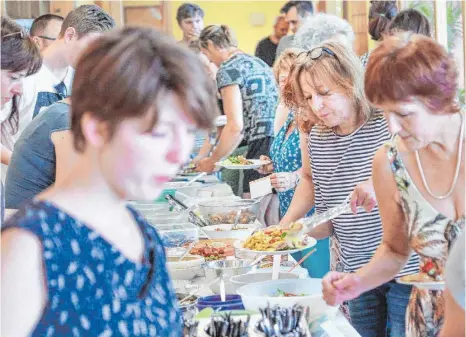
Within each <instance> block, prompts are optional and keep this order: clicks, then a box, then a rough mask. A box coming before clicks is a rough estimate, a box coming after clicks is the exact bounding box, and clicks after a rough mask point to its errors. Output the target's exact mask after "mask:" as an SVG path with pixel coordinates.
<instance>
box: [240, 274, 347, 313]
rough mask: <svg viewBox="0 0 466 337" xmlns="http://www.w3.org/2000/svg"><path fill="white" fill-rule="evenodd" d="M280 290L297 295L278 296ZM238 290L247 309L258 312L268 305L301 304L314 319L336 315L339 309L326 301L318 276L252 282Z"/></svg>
mask: <svg viewBox="0 0 466 337" xmlns="http://www.w3.org/2000/svg"><path fill="white" fill-rule="evenodd" d="M279 291H281V292H286V293H288V294H294V295H296V296H291V297H285V296H277V295H278V292H279ZM236 292H237V293H238V294H239V295H241V299H242V300H243V304H244V307H245V309H246V310H251V311H256V312H259V309H260V308H266V307H267V306H268V305H270V306H272V307H273V306H275V305H279V306H280V307H282V308H291V307H293V306H294V305H295V304H299V305H303V306H305V307H308V308H309V313H310V318H311V319H312V318H316V317H319V316H322V315H327V316H328V317H334V316H335V315H336V313H337V311H338V307H331V306H329V305H327V304H326V303H325V301H324V299H323V298H322V279H317V278H309V279H289V280H270V281H264V282H258V283H252V284H248V285H245V286H242V287H240V288H239V289H238V290H237V291H236Z"/></svg>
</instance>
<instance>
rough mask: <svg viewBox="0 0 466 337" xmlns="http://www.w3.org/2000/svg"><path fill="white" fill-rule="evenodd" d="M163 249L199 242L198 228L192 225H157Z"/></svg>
mask: <svg viewBox="0 0 466 337" xmlns="http://www.w3.org/2000/svg"><path fill="white" fill-rule="evenodd" d="M157 229H158V231H159V234H160V237H161V238H162V241H163V244H164V246H165V248H174V247H183V246H187V245H189V244H190V243H192V242H197V241H199V227H197V226H196V225H193V224H192V223H178V224H160V225H157Z"/></svg>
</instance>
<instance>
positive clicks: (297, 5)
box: [276, 1, 314, 58]
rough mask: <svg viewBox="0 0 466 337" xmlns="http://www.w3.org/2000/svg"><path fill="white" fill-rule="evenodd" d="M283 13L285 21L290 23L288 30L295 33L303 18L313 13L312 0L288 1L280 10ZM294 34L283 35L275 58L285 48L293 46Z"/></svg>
mask: <svg viewBox="0 0 466 337" xmlns="http://www.w3.org/2000/svg"><path fill="white" fill-rule="evenodd" d="M280 13H281V14H284V15H285V21H286V22H287V23H288V24H289V25H290V30H291V31H292V32H293V34H296V32H297V31H298V28H299V26H300V25H301V24H302V22H303V21H304V19H306V18H307V17H308V16H309V15H312V14H313V13H314V6H313V5H312V1H288V2H287V3H286V4H285V5H284V6H283V7H282V8H281V10H280ZM293 39H294V35H289V36H284V37H283V38H282V39H281V40H280V43H279V44H278V47H277V54H276V58H277V57H279V56H280V55H281V53H283V51H284V50H285V49H286V48H290V47H293Z"/></svg>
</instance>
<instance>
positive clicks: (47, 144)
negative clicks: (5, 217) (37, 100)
mask: <svg viewBox="0 0 466 337" xmlns="http://www.w3.org/2000/svg"><path fill="white" fill-rule="evenodd" d="M69 129H70V106H69V105H68V104H66V103H63V102H57V103H55V104H53V105H51V106H50V107H48V108H47V109H46V110H45V111H43V112H42V113H40V114H39V115H38V116H37V117H36V118H34V119H33V120H32V121H31V123H29V125H28V126H27V127H26V129H25V130H24V131H23V133H22V134H21V136H20V137H19V139H18V141H17V142H16V144H15V148H14V151H13V154H12V157H11V161H10V165H9V168H8V173H7V176H6V182H5V204H6V208H13V209H18V208H19V206H20V205H21V204H22V203H23V202H25V201H29V200H32V199H33V198H34V197H35V196H36V195H37V194H39V193H40V192H42V191H43V190H45V189H46V188H48V187H49V186H51V185H52V184H53V183H54V182H55V171H56V157H55V146H54V145H53V143H52V139H51V138H50V137H51V135H52V133H53V132H56V131H62V130H69Z"/></svg>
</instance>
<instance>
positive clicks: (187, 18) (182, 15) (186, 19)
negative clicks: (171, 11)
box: [176, 3, 204, 46]
mask: <svg viewBox="0 0 466 337" xmlns="http://www.w3.org/2000/svg"><path fill="white" fill-rule="evenodd" d="M176 21H178V26H179V27H180V29H181V30H182V31H183V38H182V39H181V41H179V42H178V43H181V44H184V45H186V46H189V43H190V42H191V41H193V40H196V39H197V38H198V37H199V35H200V34H201V31H202V29H204V11H203V10H202V8H201V7H199V6H198V5H196V4H190V3H184V4H182V5H181V6H180V7H178V10H177V12H176Z"/></svg>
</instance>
